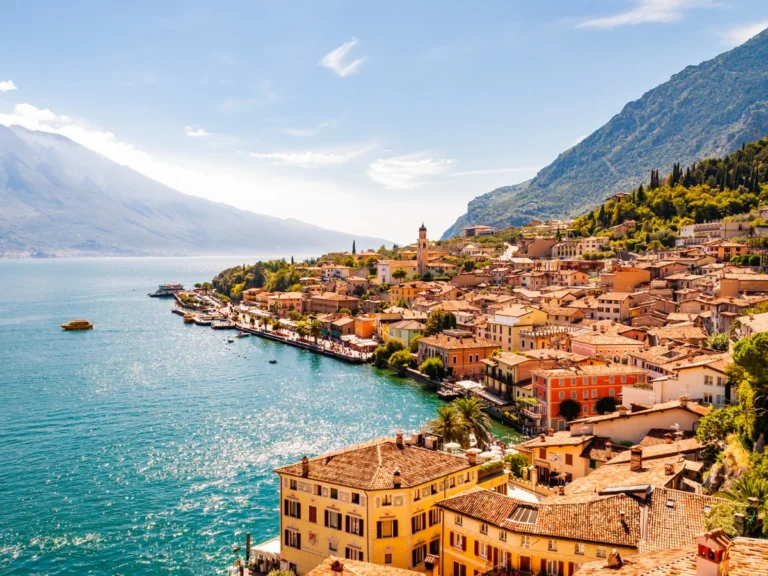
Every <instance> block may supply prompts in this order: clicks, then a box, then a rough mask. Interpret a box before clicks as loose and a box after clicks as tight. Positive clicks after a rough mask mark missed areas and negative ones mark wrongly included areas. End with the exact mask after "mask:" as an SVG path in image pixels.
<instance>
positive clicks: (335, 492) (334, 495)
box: [331, 488, 339, 500]
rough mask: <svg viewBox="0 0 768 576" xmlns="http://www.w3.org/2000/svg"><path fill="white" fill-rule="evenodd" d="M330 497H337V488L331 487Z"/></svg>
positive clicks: (334, 498) (336, 498)
mask: <svg viewBox="0 0 768 576" xmlns="http://www.w3.org/2000/svg"><path fill="white" fill-rule="evenodd" d="M331 499H333V500H338V499H339V491H338V489H337V488H331Z"/></svg>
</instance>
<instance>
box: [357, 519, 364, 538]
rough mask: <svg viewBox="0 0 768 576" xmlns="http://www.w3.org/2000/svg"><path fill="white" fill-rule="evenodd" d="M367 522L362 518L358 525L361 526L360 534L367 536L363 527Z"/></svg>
mask: <svg viewBox="0 0 768 576" xmlns="http://www.w3.org/2000/svg"><path fill="white" fill-rule="evenodd" d="M364 524H365V522H364V521H363V519H362V518H361V519H360V520H359V522H358V526H359V527H360V532H359V533H358V536H365V530H364V529H363V526H364Z"/></svg>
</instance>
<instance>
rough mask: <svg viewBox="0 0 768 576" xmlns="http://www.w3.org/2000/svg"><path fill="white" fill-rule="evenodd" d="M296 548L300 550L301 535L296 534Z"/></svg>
mask: <svg viewBox="0 0 768 576" xmlns="http://www.w3.org/2000/svg"><path fill="white" fill-rule="evenodd" d="M296 548H298V549H299V550H301V533H298V532H297V533H296Z"/></svg>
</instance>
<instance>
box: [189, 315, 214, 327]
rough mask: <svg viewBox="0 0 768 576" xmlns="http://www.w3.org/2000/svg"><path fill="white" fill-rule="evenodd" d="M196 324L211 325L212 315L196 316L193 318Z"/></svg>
mask: <svg viewBox="0 0 768 576" xmlns="http://www.w3.org/2000/svg"><path fill="white" fill-rule="evenodd" d="M193 322H194V323H195V324H197V325H198V326H210V325H211V317H210V316H195V319H194V320H193Z"/></svg>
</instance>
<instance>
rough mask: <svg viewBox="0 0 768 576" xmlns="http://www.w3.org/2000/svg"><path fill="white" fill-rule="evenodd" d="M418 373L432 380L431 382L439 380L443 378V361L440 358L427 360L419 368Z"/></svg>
mask: <svg viewBox="0 0 768 576" xmlns="http://www.w3.org/2000/svg"><path fill="white" fill-rule="evenodd" d="M419 372H421V373H422V374H424V375H425V376H427V377H428V378H432V380H440V379H441V378H445V367H444V366H443V361H442V360H440V358H427V359H426V360H424V362H422V363H421V365H420V366H419Z"/></svg>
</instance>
